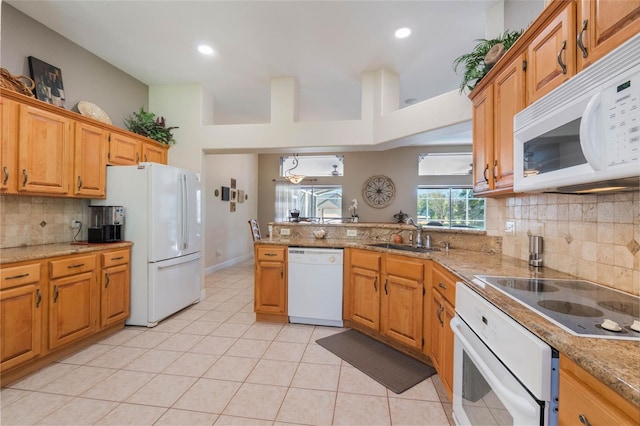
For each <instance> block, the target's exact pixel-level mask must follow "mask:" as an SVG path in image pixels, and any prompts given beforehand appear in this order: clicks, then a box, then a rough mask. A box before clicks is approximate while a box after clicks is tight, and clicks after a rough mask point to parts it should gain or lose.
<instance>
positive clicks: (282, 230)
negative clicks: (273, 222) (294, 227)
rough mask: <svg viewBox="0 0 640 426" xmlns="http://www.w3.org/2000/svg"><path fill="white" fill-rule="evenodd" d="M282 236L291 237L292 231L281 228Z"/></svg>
mask: <svg viewBox="0 0 640 426" xmlns="http://www.w3.org/2000/svg"><path fill="white" fill-rule="evenodd" d="M280 235H291V230H290V229H289V228H280Z"/></svg>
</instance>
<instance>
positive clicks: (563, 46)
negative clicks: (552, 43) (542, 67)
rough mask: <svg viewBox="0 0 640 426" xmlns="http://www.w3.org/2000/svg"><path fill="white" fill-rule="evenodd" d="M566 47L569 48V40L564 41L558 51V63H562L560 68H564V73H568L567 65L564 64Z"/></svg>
mask: <svg viewBox="0 0 640 426" xmlns="http://www.w3.org/2000/svg"><path fill="white" fill-rule="evenodd" d="M566 48H567V41H566V40H565V41H563V42H562V47H561V48H560V51H559V52H558V65H560V68H562V74H566V73H567V66H566V65H565V64H564V62H562V52H564V50H565V49H566Z"/></svg>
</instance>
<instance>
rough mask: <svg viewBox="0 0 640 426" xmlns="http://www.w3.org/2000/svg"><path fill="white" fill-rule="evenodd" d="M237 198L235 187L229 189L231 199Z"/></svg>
mask: <svg viewBox="0 0 640 426" xmlns="http://www.w3.org/2000/svg"><path fill="white" fill-rule="evenodd" d="M237 199H238V191H237V190H236V189H232V190H231V201H236V200H237Z"/></svg>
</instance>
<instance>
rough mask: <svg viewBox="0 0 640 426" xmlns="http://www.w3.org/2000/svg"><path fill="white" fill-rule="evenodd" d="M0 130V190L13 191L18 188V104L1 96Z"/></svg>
mask: <svg viewBox="0 0 640 426" xmlns="http://www.w3.org/2000/svg"><path fill="white" fill-rule="evenodd" d="M0 132H2V133H1V135H2V142H1V143H0V168H2V170H0V192H15V191H16V190H17V188H18V183H17V182H18V175H17V173H16V149H17V147H18V104H17V103H16V102H14V101H10V100H8V99H6V98H3V97H0Z"/></svg>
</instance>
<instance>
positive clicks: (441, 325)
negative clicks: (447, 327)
mask: <svg viewBox="0 0 640 426" xmlns="http://www.w3.org/2000/svg"><path fill="white" fill-rule="evenodd" d="M443 310H444V306H442V305H440V306H438V312H436V316H437V317H438V321H440V327H444V321H442V317H441V316H440V315H441V314H442V311H443Z"/></svg>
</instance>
